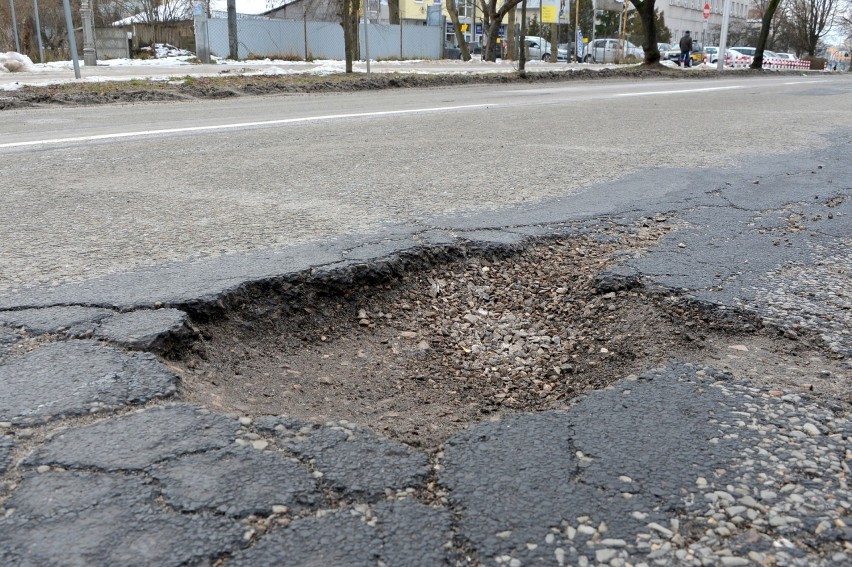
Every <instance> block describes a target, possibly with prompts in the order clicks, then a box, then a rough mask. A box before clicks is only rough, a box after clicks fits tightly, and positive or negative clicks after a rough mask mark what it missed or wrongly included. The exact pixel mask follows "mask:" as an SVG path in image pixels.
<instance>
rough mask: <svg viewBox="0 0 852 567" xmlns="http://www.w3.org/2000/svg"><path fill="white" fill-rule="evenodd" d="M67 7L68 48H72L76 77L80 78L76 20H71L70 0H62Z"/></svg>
mask: <svg viewBox="0 0 852 567" xmlns="http://www.w3.org/2000/svg"><path fill="white" fill-rule="evenodd" d="M62 6H63V8H64V9H65V28H66V29H67V30H68V49H70V50H71V61H72V62H73V63H74V78H75V79H79V78H80V60H79V59H78V58H77V39H76V38H75V37H74V22H73V21H72V20H71V5H70V4H69V3H68V0H62Z"/></svg>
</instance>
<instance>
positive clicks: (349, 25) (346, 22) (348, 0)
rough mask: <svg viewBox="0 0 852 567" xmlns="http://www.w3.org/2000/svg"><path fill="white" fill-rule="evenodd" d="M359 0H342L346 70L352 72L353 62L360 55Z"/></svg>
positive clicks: (341, 11)
mask: <svg viewBox="0 0 852 567" xmlns="http://www.w3.org/2000/svg"><path fill="white" fill-rule="evenodd" d="M359 5H360V4H359V2H358V0H340V4H339V8H340V11H339V15H340V25H341V27H342V28H343V51H344V54H345V57H346V72H347V73H351V72H352V63H353V61H355V60H356V59H358V57H359V52H360V45H359V40H358V8H359Z"/></svg>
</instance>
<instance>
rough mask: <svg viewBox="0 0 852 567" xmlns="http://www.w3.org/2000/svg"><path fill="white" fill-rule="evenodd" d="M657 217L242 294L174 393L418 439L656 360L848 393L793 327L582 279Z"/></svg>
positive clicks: (531, 407)
mask: <svg viewBox="0 0 852 567" xmlns="http://www.w3.org/2000/svg"><path fill="white" fill-rule="evenodd" d="M668 230H670V227H667V226H665V225H664V224H663V223H658V222H653V221H650V222H646V223H644V226H641V227H634V228H630V229H625V228H624V227H620V228H616V227H610V228H608V229H600V230H598V231H595V232H593V233H590V234H587V235H585V236H582V237H573V238H566V239H561V240H554V241H545V242H539V243H538V244H534V245H531V246H529V247H528V248H526V249H525V250H523V251H521V252H519V253H515V254H512V255H508V256H502V257H500V256H498V257H495V256H493V255H491V256H488V257H486V256H473V257H458V258H455V259H453V260H452V261H448V262H446V263H441V264H440V265H434V264H433V265H430V266H426V267H423V268H422V269H417V270H414V271H411V272H408V273H403V274H400V275H398V276H395V277H393V278H389V279H387V280H385V281H382V282H378V283H377V282H375V281H373V282H371V283H366V282H358V281H356V282H355V283H352V282H348V283H345V284H344V283H342V282H333V283H329V282H328V281H325V282H322V283H319V282H311V281H308V280H305V281H304V282H302V283H296V282H291V283H287V284H282V285H281V286H279V287H278V288H277V289H276V291H275V293H274V294H271V295H264V294H259V293H253V294H252V293H248V294H246V296H245V297H244V298H242V299H241V300H240V301H238V302H237V303H238V304H237V305H236V306H235V307H234V308H233V309H229V310H227V312H226V313H224V315H223V316H220V317H217V318H216V319H215V320H213V321H208V322H205V323H198V325H199V327H200V328H201V331H202V335H203V337H204V338H203V339H202V340H201V341H199V342H198V343H196V344H195V345H194V346H193V348H192V349H191V350H190V351H189V352H188V353H186V354H185V355H184V356H183V357H182V358H181V360H179V361H178V365H179V369H178V370H179V372H180V374H181V375H182V377H183V384H184V387H183V394H182V395H183V397H184V398H186V399H188V400H191V401H196V402H200V403H202V404H205V405H207V406H208V407H210V408H211V409H215V410H218V411H226V412H235V413H239V414H248V415H264V414H274V415H282V414H283V415H288V416H291V417H297V418H302V419H307V420H313V421H319V422H325V421H328V420H341V419H345V420H347V421H351V422H355V423H359V424H362V425H367V426H369V427H371V428H372V429H374V430H376V431H377V432H379V433H381V434H383V435H385V436H388V437H391V438H395V439H399V440H401V441H404V442H406V443H409V444H411V445H414V446H418V447H423V448H427V449H432V448H435V447H437V446H438V445H439V444H440V443H441V442H442V441H443V440H445V439H446V438H447V437H448V436H449V435H451V434H452V433H454V432H455V431H457V430H459V429H461V428H463V427H466V426H467V425H469V424H470V423H472V422H476V421H481V420H483V419H488V418H489V417H491V416H493V415H499V414H503V413H507V412H518V411H539V410H546V409H551V408H560V407H565V406H566V404H567V403H568V402H569V401H570V400H571V399H572V398H573V397H576V396H578V395H580V394H583V393H585V392H589V391H590V390H593V389H598V388H604V387H606V386H607V385H609V384H611V383H613V382H614V381H616V380H618V379H621V378H624V377H626V376H629V375H631V374H635V373H640V372H642V371H644V370H647V369H650V368H653V367H655V366H659V365H661V364H664V363H665V361H666V360H669V359H679V360H685V361H692V362H700V363H704V364H707V365H712V366H715V367H718V368H722V369H728V370H730V371H731V372H733V373H734V374H735V375H738V376H741V377H744V378H751V379H753V380H755V381H757V382H762V383H763V384H765V385H767V386H769V387H785V388H792V389H795V390H805V391H808V392H810V391H813V392H814V393H816V394H822V395H825V396H826V397H827V398H838V397H842V396H843V395H848V394H846V393H845V392H844V391H843V388H841V387H840V386H839V385H838V384H837V383H836V382H837V380H836V376H837V372H838V371H837V370H835V371H832V369H833V368H835V366H834V365H835V364H836V361H832V360H830V359H829V358H828V357H826V356H824V355H823V354H822V353H820V352H819V351H818V350H816V349H815V348H813V347H809V346H807V344H805V343H804V342H802V341H789V340H786V339H784V338H781V337H780V335H779V333H778V332H777V331H775V330H771V329H762V328H760V324H759V323H756V322H755V321H752V320H749V319H748V318H747V317H741V316H736V315H731V314H730V313H728V314H726V315H725V317H720V316H719V314H718V313H713V312H711V311H707V310H698V309H697V308H691V307H689V306H688V305H687V304H686V303H685V302H682V301H678V300H676V298H673V297H669V296H666V295H665V294H649V293H646V292H645V291H644V290H642V289H620V290H617V291H612V290H609V289H601V286H599V285H596V276H598V274H600V272H601V270H603V269H605V268H606V267H607V266H608V265H610V264H612V263H613V262H616V261H617V260H618V259H619V258H623V257H624V255H626V254H639V253H642V251H643V250H644V249H645V248H646V247H648V246H651V245H654V244H655V243H656V241H657V239H658V238H659V237H660V236H661V235H663V234H664V233H665V232H667V231H668ZM839 372H842V371H839ZM848 401H849V400H846V403H848Z"/></svg>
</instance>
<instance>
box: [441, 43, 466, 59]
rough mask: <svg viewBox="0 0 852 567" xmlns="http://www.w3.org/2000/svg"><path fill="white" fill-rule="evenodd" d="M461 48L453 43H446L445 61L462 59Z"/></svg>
mask: <svg viewBox="0 0 852 567" xmlns="http://www.w3.org/2000/svg"><path fill="white" fill-rule="evenodd" d="M461 58H462V57H461V47H459V46H458V45H456V44H454V43H453V42H451V41H445V42H444V59H461Z"/></svg>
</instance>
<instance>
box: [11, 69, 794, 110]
mask: <svg viewBox="0 0 852 567" xmlns="http://www.w3.org/2000/svg"><path fill="white" fill-rule="evenodd" d="M677 71H678V70H673V69H669V68H668V67H663V66H656V67H641V66H639V67H630V68H627V69H600V70H590V69H580V70H570V71H542V72H534V73H527V76H526V77H524V78H522V77H520V76H518V75H517V74H515V73H491V74H474V73H471V74H457V73H454V74H445V75H416V74H410V75H409V74H374V75H371V76H363V75H361V74H357V75H341V77H340V78H338V79H336V80H330V79H328V78H321V79H315V78H313V77H311V78H309V79H308V80H305V78H304V77H298V78H295V79H294V78H293V77H278V76H270V77H267V76H250V77H241V76H229V75H227V73H228V71H227V70H224V71H222V75H220V76H218V77H212V78H211V77H190V78H188V79H181V78H180V77H176V78H175V80H176V81H177V80H181V81H182V82H181V83H180V84H164V83H162V82H149V83H148V84H147V85H144V86H143V87H142V88H140V86H139V82H138V81H134V82H133V84H128V85H125V84H123V83H117V82H110V83H107V84H106V85H108V86H100V87H93V86H92V85H88V84H82V85H79V86H77V85H74V86H69V85H68V84H64V85H50V86H24V87H22V88H20V89H18V90H16V91H7V92H5V93H3V94H2V95H0V111H2V110H14V109H18V108H29V107H39V106H51V105H68V106H97V105H102V104H113V103H135V102H181V101H192V100H204V99H222V98H234V97H240V96H257V95H271V94H305V93H337V92H358V91H370V90H387V89H403V88H430V87H451V86H461V85H487V84H503V85H505V84H530V83H559V82H566V81H593V80H617V79H629V80H636V79H652V80H659V79H667V78H668V79H708V78H729V77H731V76H738V77H739V76H766V75H773V76H774V75H778V74H785V73H787V74H790V73H793V74H796V75H801V74H802V72H801V71H796V72H785V71H764V70H752V69H742V70H733V71H731V70H729V71H725V72H724V73H720V72H717V71H712V70H707V71H702V72H700V73H680V72H677Z"/></svg>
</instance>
